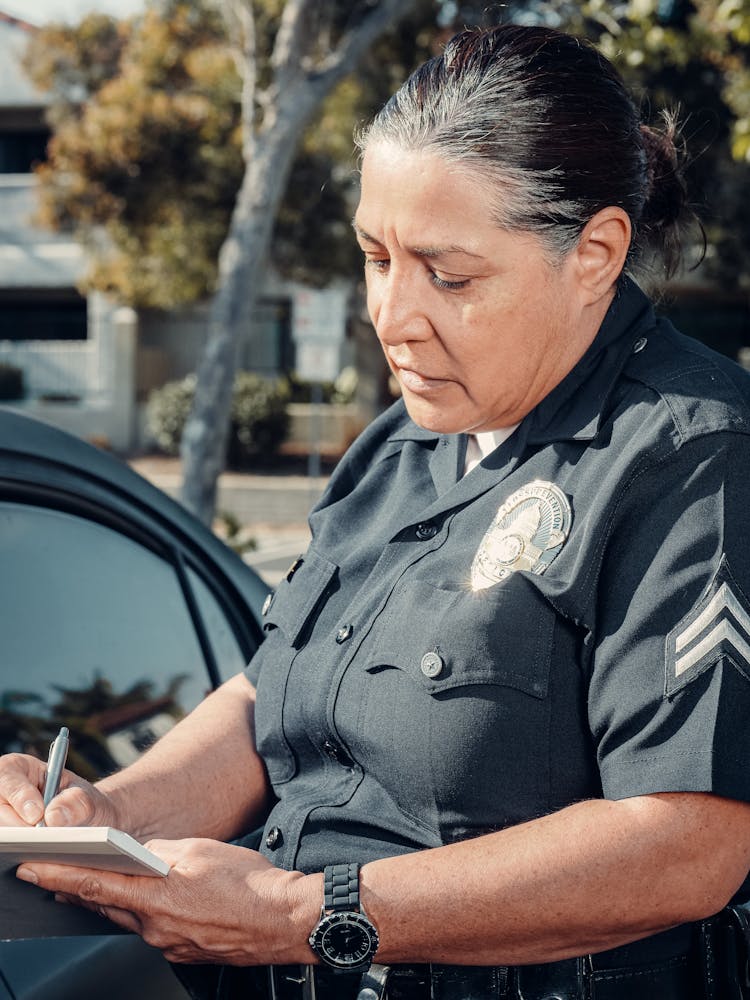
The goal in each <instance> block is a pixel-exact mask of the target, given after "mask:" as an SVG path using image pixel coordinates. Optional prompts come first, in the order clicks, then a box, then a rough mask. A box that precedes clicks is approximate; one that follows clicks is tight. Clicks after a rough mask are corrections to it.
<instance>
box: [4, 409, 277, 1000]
mask: <svg viewBox="0 0 750 1000" xmlns="http://www.w3.org/2000/svg"><path fill="white" fill-rule="evenodd" d="M0 551H2V573H0V634H1V635H2V647H1V648H2V670H1V672H0V752H2V753H8V752H11V751H21V752H24V753H33V754H36V755H37V756H39V757H41V758H46V755H47V751H48V748H49V744H50V742H51V740H52V739H53V738H54V737H55V735H56V734H57V732H58V731H59V729H60V727H61V726H63V725H64V726H67V727H68V728H69V730H70V740H71V742H70V753H69V757H68V766H69V767H70V768H71V769H73V770H75V771H76V772H77V773H78V774H80V775H83V776H84V777H86V778H88V779H90V780H95V779H96V778H97V777H99V776H101V775H103V774H105V773H107V772H111V771H112V770H114V769H117V768H118V767H121V766H124V765H127V764H129V763H130V762H131V761H133V760H135V759H136V758H137V757H138V756H139V754H141V753H142V752H143V751H144V749H146V748H147V747H148V746H149V745H150V744H151V743H152V742H153V741H154V740H155V739H157V738H158V737H159V736H161V735H163V734H164V733H165V732H167V731H168V730H169V729H170V728H171V727H172V726H173V725H174V724H175V723H176V721H177V720H178V719H179V718H181V717H182V716H183V715H184V714H186V713H187V712H189V711H190V710H191V709H192V708H193V707H194V706H195V705H196V704H197V703H198V702H199V701H200V700H201V698H203V697H204V696H205V694H206V693H207V692H209V691H210V690H212V689H213V688H215V687H216V686H217V685H218V684H220V683H221V682H222V681H223V680H225V679H227V678H228V677H230V676H231V675H232V674H234V673H236V672H237V671H238V670H241V669H242V667H243V666H244V665H245V663H246V662H247V661H248V660H249V659H250V657H251V656H252V655H253V653H254V651H255V649H256V648H257V646H258V644H259V643H260V641H261V639H262V635H263V633H262V629H261V627H260V614H261V611H260V609H261V607H262V605H263V602H264V600H265V598H266V596H267V594H268V587H267V586H266V585H265V584H264V583H263V581H262V580H261V579H260V578H259V577H258V576H257V574H256V573H255V572H254V571H253V570H252V569H251V568H250V567H249V566H247V565H246V564H245V563H244V562H243V561H242V560H241V559H240V557H239V556H238V555H236V554H235V553H234V552H233V551H232V550H231V549H230V548H229V547H228V546H227V545H226V544H225V543H224V542H222V541H221V540H220V539H219V538H217V537H216V536H215V535H214V534H212V532H211V531H210V530H209V529H208V528H206V527H205V526H204V525H203V524H202V523H201V522H199V521H198V520H197V519H196V518H195V517H193V516H192V515H191V514H190V513H189V512H188V511H187V510H186V509H185V508H183V507H182V506H180V505H179V504H178V503H177V502H176V501H174V500H172V499H170V498H169V497H168V496H167V495H166V494H165V493H163V492H161V491H160V490H158V489H157V488H156V487H155V486H153V485H152V484H150V483H149V482H147V481H146V480H145V479H143V478H142V477H140V476H139V475H137V473H135V472H134V471H133V470H132V469H130V468H129V467H128V466H127V465H126V464H125V463H124V462H122V461H120V460H119V459H117V458H116V457H114V456H112V455H110V454H108V453H106V452H105V451H102V450H100V449H98V448H96V447H94V446H93V445H91V444H88V443H87V442H85V441H83V440H80V439H79V438H76V437H73V436H72V435H70V434H67V433H65V432H63V431H61V430H59V429H57V428H55V427H52V426H50V425H47V424H45V423H42V422H41V421H38V420H35V419H32V418H30V417H28V416H26V415H24V414H23V413H22V412H21V411H14V410H11V409H6V408H0ZM3 878H4V880H5V882H4V885H3V892H2V893H1V894H0V924H1V925H2V927H1V929H0V930H1V932H0V937H2V938H14V939H16V938H17V939H19V940H4V941H2V942H0V1000H31V998H32V997H33V998H34V1000H47V998H49V1000H66V998H68V997H70V998H74V997H75V998H76V1000H81V998H82V997H85V998H86V1000H96V998H98V997H106V998H107V1000H133V998H138V1000H151V998H154V1000H157V998H158V1000H184V998H185V997H187V996H188V994H187V993H186V991H185V990H184V988H183V987H182V986H181V985H180V983H179V981H178V980H177V978H176V977H175V976H174V974H173V973H172V971H171V969H170V967H169V965H168V963H167V962H166V961H165V960H164V959H163V957H162V956H161V954H160V953H159V952H158V951H155V950H154V949H152V948H149V947H148V946H147V945H146V944H145V943H144V942H143V941H141V940H140V938H138V937H136V936H134V935H129V934H113V933H102V932H101V931H102V927H103V926H104V925H100V926H97V924H96V922H98V921H99V920H100V918H98V917H96V916H95V915H94V914H92V913H89V912H88V911H86V910H81V909H80V908H77V907H72V906H63V905H60V904H59V903H55V902H54V900H52V899H51V898H49V897H48V896H46V895H45V897H44V899H43V900H41V896H42V895H43V894H42V893H41V891H40V890H37V889H35V888H34V887H31V886H27V885H23V884H22V883H20V882H18V880H17V879H15V878H14V876H13V874H12V872H11V873H8V872H5V873H4V874H3ZM29 893H31V894H39V896H40V901H39V902H38V905H37V902H36V900H35V905H34V906H31V905H30V904H29V902H28V901H29V900H30V899H31V896H30V895H29ZM24 894H25V895H24ZM44 907H46V909H45V908H44ZM40 908H41V909H40ZM40 913H41V914H42V918H41V924H40V916H39V914H40ZM86 921H89V923H87V922H86ZM91 921H94V923H91ZM41 925H43V926H44V928H45V930H44V933H45V934H50V933H54V935H56V936H54V937H44V938H40V937H36V936H35V935H36V934H38V933H39V927H40V926H41ZM110 927H111V925H106V929H109V928H110ZM92 930H94V931H95V933H92V932H91V931H92ZM73 935H75V936H73Z"/></svg>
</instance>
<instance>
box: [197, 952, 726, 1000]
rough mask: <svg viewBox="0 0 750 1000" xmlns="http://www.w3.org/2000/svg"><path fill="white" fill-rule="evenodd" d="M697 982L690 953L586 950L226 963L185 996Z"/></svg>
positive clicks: (326, 999) (623, 993) (550, 991)
mask: <svg viewBox="0 0 750 1000" xmlns="http://www.w3.org/2000/svg"><path fill="white" fill-rule="evenodd" d="M181 978H182V977H181ZM697 982H698V980H697V977H696V975H695V973H694V970H693V969H692V968H691V963H690V961H689V958H688V956H678V957H675V958H671V959H667V960H664V961H661V962H654V963H651V964H649V965H643V966H632V967H623V968H612V969H599V970H597V969H595V968H593V967H592V965H591V963H590V960H589V959H588V957H586V958H572V959H566V960H564V961H560V962H551V963H549V964H543V965H527V966H512V967H507V966H468V965H396V966H390V967H386V966H373V968H372V969H371V970H370V973H368V974H366V975H365V976H364V977H363V976H362V975H361V974H351V973H347V974H342V973H336V972H333V971H332V970H330V969H327V968H323V967H321V966H304V965H301V966H300V965H285V966H274V967H271V968H254V969H252V968H245V969H242V968H232V967H226V968H225V969H224V970H223V972H222V975H221V977H220V982H219V983H218V984H217V988H216V990H215V991H213V990H212V991H211V993H210V994H206V993H198V992H193V991H192V990H191V995H192V996H195V997H199V996H200V997H205V996H209V995H210V997H211V1000H214V998H215V1000H703V998H704V996H705V994H704V993H703V992H702V991H701V990H699V988H698V986H697ZM722 1000H724V998H722ZM726 1000H729V998H726Z"/></svg>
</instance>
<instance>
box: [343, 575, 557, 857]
mask: <svg viewBox="0 0 750 1000" xmlns="http://www.w3.org/2000/svg"><path fill="white" fill-rule="evenodd" d="M555 620H556V614H555V612H554V609H553V608H552V607H551V605H549V603H548V602H547V601H546V600H545V599H544V598H543V596H542V595H541V594H540V593H539V591H538V590H537V589H536V587H535V586H534V584H533V582H531V581H529V580H527V579H525V578H524V577H522V576H521V575H520V574H516V576H515V577H514V578H511V579H510V580H508V581H506V583H504V584H503V585H502V586H500V587H496V588H491V589H490V590H485V591H482V592H480V593H472V592H470V591H465V590H445V589H441V588H439V587H434V586H432V585H431V584H429V583H427V582H425V581H412V582H409V583H404V584H403V585H402V586H400V587H397V588H395V589H394V591H393V593H392V595H391V597H390V599H389V601H388V604H387V605H386V607H385V608H384V610H383V612H382V613H381V615H380V616H379V618H378V620H377V623H376V626H375V627H374V628H373V629H372V631H371V633H370V635H369V636H368V640H367V650H366V655H365V671H366V674H367V675H368V676H369V680H368V694H367V697H366V698H365V699H363V700H362V705H363V708H362V710H361V711H360V715H359V733H358V735H359V740H360V742H361V747H357V750H356V751H355V752H357V751H358V752H359V753H365V754H366V755H368V756H370V757H371V758H373V759H374V767H375V769H376V770H377V771H378V774H379V776H380V780H381V781H382V782H383V783H384V784H385V785H386V786H387V788H388V791H389V792H390V794H391V795H392V797H393V798H394V799H395V800H396V802H397V804H398V805H399V807H400V808H401V809H402V811H404V812H406V813H408V814H409V815H410V816H411V817H412V818H417V819H419V820H420V821H422V822H425V823H426V825H428V826H429V827H430V828H432V829H435V830H437V832H438V833H439V834H440V835H441V837H442V838H443V839H444V840H451V839H453V838H454V836H455V835H456V831H457V830H462V831H466V830H471V829H472V828H481V829H489V828H495V827H503V826H506V825H508V824H510V823H514V822H518V821H519V820H521V819H524V818H527V817H528V816H529V815H537V814H538V813H539V811H540V810H541V811H543V810H544V809H545V807H546V803H547V800H548V796H549V772H550V766H549V759H550V752H551V750H550V746H549V741H550V729H549V725H550V706H549V701H550V699H549V697H548V692H549V683H550V661H551V649H552V637H553V631H554V627H555ZM394 761H395V762H397V763H394Z"/></svg>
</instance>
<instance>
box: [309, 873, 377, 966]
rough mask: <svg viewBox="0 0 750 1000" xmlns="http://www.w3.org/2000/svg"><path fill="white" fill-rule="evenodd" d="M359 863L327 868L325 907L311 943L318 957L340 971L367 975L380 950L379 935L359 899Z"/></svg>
mask: <svg viewBox="0 0 750 1000" xmlns="http://www.w3.org/2000/svg"><path fill="white" fill-rule="evenodd" d="M359 868H360V866H359V864H357V863H347V864H341V863H339V864H335V865H327V866H326V868H325V870H324V872H323V901H322V902H323V905H322V908H321V913H320V918H319V920H318V922H317V923H316V924H315V926H314V927H313V929H312V931H311V933H310V937H309V938H308V942H309V944H310V947H311V949H312V951H313V952H314V953H315V954H316V955H317V957H318V958H319V959H320V960H321V961H322V962H323V963H324V964H325V965H327V966H329V967H330V968H332V969H334V970H336V971H338V972H366V971H367V970H368V969H369V967H370V965H371V963H372V961H373V959H374V957H375V953H376V951H377V949H378V932H377V929H376V927H375V925H374V924H373V923H372V921H371V920H370V919H369V917H368V916H367V914H366V913H365V912H364V910H363V908H362V904H361V900H360V896H359Z"/></svg>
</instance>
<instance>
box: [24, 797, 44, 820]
mask: <svg viewBox="0 0 750 1000" xmlns="http://www.w3.org/2000/svg"><path fill="white" fill-rule="evenodd" d="M21 815H22V816H23V818H24V819H25V820H26V822H27V823H35V822H36V821H37V820H38V819H39V818H40V817H39V804H38V803H37V802H32V801H31V799H29V801H28V802H24V804H23V805H22V806H21Z"/></svg>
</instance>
